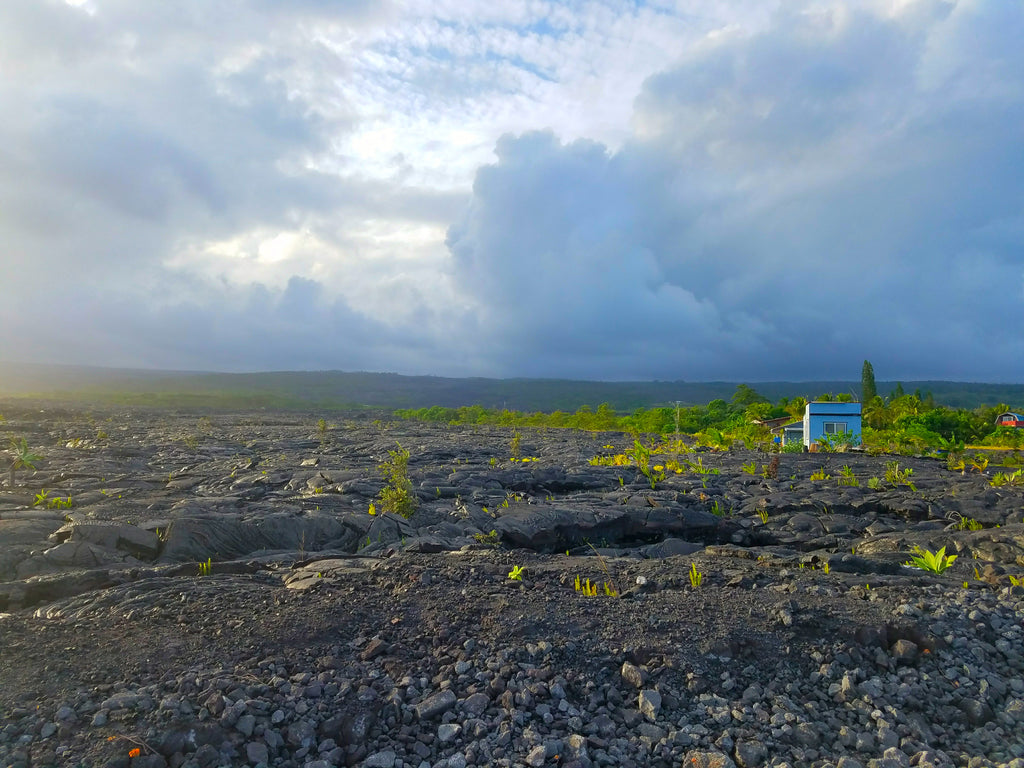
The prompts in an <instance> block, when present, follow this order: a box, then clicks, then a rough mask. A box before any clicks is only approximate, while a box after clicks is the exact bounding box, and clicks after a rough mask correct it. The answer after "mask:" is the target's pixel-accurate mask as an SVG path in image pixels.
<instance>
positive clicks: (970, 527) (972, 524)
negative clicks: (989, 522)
mask: <svg viewBox="0 0 1024 768" xmlns="http://www.w3.org/2000/svg"><path fill="white" fill-rule="evenodd" d="M984 527H985V526H983V525H982V524H981V523H979V522H978V521H977V520H975V519H974V518H973V517H963V516H962V515H961V517H960V518H959V519H958V520H957V521H956V529H957V530H958V531H980V530H981V529H982V528H984Z"/></svg>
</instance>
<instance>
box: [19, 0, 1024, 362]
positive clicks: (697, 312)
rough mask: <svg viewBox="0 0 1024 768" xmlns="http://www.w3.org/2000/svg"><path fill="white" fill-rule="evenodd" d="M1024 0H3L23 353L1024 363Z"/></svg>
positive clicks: (33, 357) (48, 358) (71, 358)
mask: <svg viewBox="0 0 1024 768" xmlns="http://www.w3.org/2000/svg"><path fill="white" fill-rule="evenodd" d="M1022 39H1024V6H1022V5H1021V4H1020V3H1017V2H1007V1H1006V0H956V1H953V0H919V1H917V0H865V1H864V2H831V1H829V0H792V1H788V0H784V1H782V2H769V1H767V0H728V1H722V2H714V3H709V2H706V0H500V2H495V1H494V0H280V1H279V2H275V0H221V1H220V2H215V3H214V2H209V1H208V0H179V2H175V3H166V2H158V1H157V0H3V2H0V115H2V116H3V117H2V119H0V328H2V329H3V333H2V334H0V361H4V360H6V361H8V362H12V361H23V362H44V363H65V364H85V365H98V366H111V367H131V368H156V369H179V370H218V371H266V370H326V369H337V370H348V371H357V370H364V371H389V372H396V373H406V374H432V375H441V376H488V377H558V378H583V379H599V380H647V379H660V380H688V381H701V380H717V379H724V380H740V381H766V380H813V379H817V380H821V379H829V378H840V379H850V380H855V379H857V378H858V377H859V375H860V369H861V363H862V362H863V360H865V359H867V360H870V361H871V362H872V364H873V367H874V370H875V373H876V375H877V376H878V377H879V379H885V380H894V379H902V380H920V379H954V380H970V381H992V382H1022V381H1024V47H1022V46H1021V45H1020V42H1019V41H1020V40H1022Z"/></svg>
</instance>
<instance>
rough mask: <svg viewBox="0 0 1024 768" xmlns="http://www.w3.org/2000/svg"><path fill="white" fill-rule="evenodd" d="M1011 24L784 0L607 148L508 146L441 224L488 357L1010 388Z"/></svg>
mask: <svg viewBox="0 0 1024 768" xmlns="http://www.w3.org/2000/svg"><path fill="white" fill-rule="evenodd" d="M1021 16H1022V13H1021V11H1020V10H1019V9H1017V10H1016V11H1012V12H1010V13H1007V11H1006V6H1005V5H1004V4H1000V3H988V4H985V3H979V4H972V5H971V6H970V7H968V8H955V9H954V8H950V7H949V6H946V5H945V4H924V5H921V6H918V7H917V8H915V9H914V13H913V14H912V15H909V16H903V17H899V16H898V17H894V18H886V19H883V18H879V17H877V16H873V15H869V14H867V13H859V12H846V11H843V10H842V9H840V11H839V12H835V13H832V14H817V15H816V14H813V13H805V12H792V13H780V14H779V15H778V16H777V18H776V19H775V23H774V24H773V25H772V26H771V28H769V29H768V30H766V31H764V32H763V33H761V34H759V35H757V36H755V37H753V38H739V37H737V38H736V39H732V40H728V39H727V40H724V41H721V42H718V43H716V44H714V45H713V46H710V47H708V48H707V49H705V50H703V51H700V52H698V53H696V54H694V55H692V56H690V57H688V58H687V59H685V60H684V61H682V62H680V64H679V65H678V66H677V67H675V68H674V69H672V70H671V71H667V72H664V73H662V74H659V75H657V76H655V77H652V78H651V79H650V80H649V81H648V82H647V84H646V86H645V88H644V92H643V93H642V94H641V96H640V97H639V98H638V99H637V112H636V128H637V136H636V138H635V139H634V140H633V141H631V142H629V143H628V144H627V145H626V146H624V147H623V148H622V149H621V150H620V151H618V152H609V151H608V150H607V149H606V148H604V147H602V146H599V145H595V144H589V143H585V142H574V143H571V144H568V145H562V144H560V143H559V142H558V141H557V140H556V139H555V137H553V136H552V135H550V134H545V133H541V134H532V135H526V136H522V137H518V138H512V137H506V138H504V139H502V141H501V142H499V145H498V157H499V160H498V163H497V164H496V165H493V166H490V167H487V168H483V169H481V170H480V172H479V173H478V176H477V180H476V185H475V187H474V199H473V202H472V204H471V207H470V208H469V210H468V211H467V213H466V214H465V215H464V217H463V218H462V220H461V221H460V222H458V223H457V224H456V225H455V226H453V227H452V228H451V230H450V232H449V245H450V248H451V250H452V253H453V255H454V257H455V259H456V264H457V265H458V274H459V276H460V277H461V279H462V280H463V284H464V285H465V287H466V289H467V290H469V291H472V292H473V293H475V294H477V295H483V296H487V297H488V299H489V301H488V304H487V307H488V310H487V312H486V315H485V318H484V324H485V327H486V328H487V329H488V332H489V333H490V334H493V336H494V338H495V339H496V340H497V347H496V349H495V359H496V360H498V361H500V362H499V364H500V365H502V366H503V367H504V369H505V370H507V371H511V370H516V371H522V370H523V369H524V367H525V368H526V369H527V370H528V371H529V372H531V373H541V372H545V371H546V372H551V371H552V370H557V371H558V373H560V374H564V375H577V376H588V377H600V378H644V377H659V378H667V377H671V378H675V377H682V378H714V377H733V378H796V377H808V378H814V377H819V378H820V377H823V376H841V375H849V376H855V373H856V370H859V365H860V361H861V360H863V359H864V358H865V357H867V358H870V359H872V360H873V361H874V363H875V367H876V370H882V371H886V372H887V373H886V375H891V376H893V377H907V378H909V377H921V378H924V377H949V378H971V377H974V378H983V379H993V380H1013V379H1016V380H1019V379H1020V378H1021V377H1022V376H1024V340H1022V337H1021V334H1020V332H1019V329H1020V328H1021V327H1022V323H1024V251H1022V250H1021V248H1020V244H1021V240H1020V235H1021V233H1022V231H1024V182H1022V179H1024V176H1022V171H1024V150H1022V149H1021V147H1022V146H1024V141H1022V140H1024V100H1022V93H1021V80H1020V77H1019V74H1016V75H1014V74H1013V73H1015V72H1016V73H1019V72H1022V71H1024V54H1022V53H1021V52H1020V49H1019V48H1018V47H1015V46H1014V45H1013V40H1015V39H1019V38H1018V37H1016V35H1017V34H1018V33H1019V32H1020V31H1021V29H1020V27H1021V18H1020V17H1021ZM993 17H996V18H993ZM997 19H999V20H997ZM950 41H956V43H955V44H953V43H951V42H950ZM968 84H969V87H968Z"/></svg>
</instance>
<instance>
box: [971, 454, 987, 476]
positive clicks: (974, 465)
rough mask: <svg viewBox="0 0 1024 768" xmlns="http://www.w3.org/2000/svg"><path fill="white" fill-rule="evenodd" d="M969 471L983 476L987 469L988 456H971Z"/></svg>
mask: <svg viewBox="0 0 1024 768" xmlns="http://www.w3.org/2000/svg"><path fill="white" fill-rule="evenodd" d="M971 469H973V470H974V471H975V472H977V473H978V474H979V475H980V474H984V472H985V470H986V469H988V456H982V455H981V454H980V453H976V454H975V455H974V456H972V457H971Z"/></svg>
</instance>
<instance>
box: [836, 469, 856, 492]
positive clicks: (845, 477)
mask: <svg viewBox="0 0 1024 768" xmlns="http://www.w3.org/2000/svg"><path fill="white" fill-rule="evenodd" d="M838 482H839V485H848V486H851V487H854V488H855V487H857V486H858V485H860V483H859V482H857V478H856V476H855V475H854V474H853V470H852V469H850V467H848V466H846V465H843V468H842V469H840V470H839V481H838Z"/></svg>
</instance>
